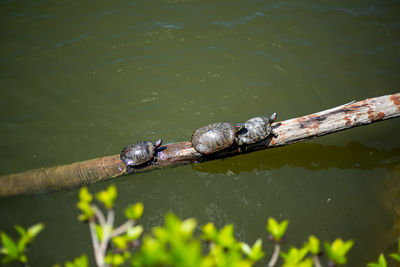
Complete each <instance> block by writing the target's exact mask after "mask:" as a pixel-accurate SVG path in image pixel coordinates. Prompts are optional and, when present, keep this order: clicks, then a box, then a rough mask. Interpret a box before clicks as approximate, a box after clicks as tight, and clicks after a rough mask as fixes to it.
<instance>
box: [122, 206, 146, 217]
mask: <svg viewBox="0 0 400 267" xmlns="http://www.w3.org/2000/svg"><path fill="white" fill-rule="evenodd" d="M142 214H143V204H142V203H140V202H139V203H136V204H134V205H129V206H128V207H127V208H126V209H125V216H126V218H128V219H131V220H137V219H139V218H140V217H142Z"/></svg>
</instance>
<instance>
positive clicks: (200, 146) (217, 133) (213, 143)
mask: <svg viewBox="0 0 400 267" xmlns="http://www.w3.org/2000/svg"><path fill="white" fill-rule="evenodd" d="M234 141H235V129H234V127H233V125H232V124H230V123H225V122H217V123H213V124H210V125H207V126H204V127H201V128H199V129H197V130H196V131H194V133H193V134H192V139H191V142H192V145H193V147H194V149H195V150H196V151H197V152H200V153H202V154H211V153H215V152H218V151H221V150H224V149H226V148H228V147H230V146H231V145H232V144H233V143H234Z"/></svg>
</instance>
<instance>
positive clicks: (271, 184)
mask: <svg viewBox="0 0 400 267" xmlns="http://www.w3.org/2000/svg"><path fill="white" fill-rule="evenodd" d="M0 21H1V31H0V40H1V41H0V140H1V141H0V174H7V173H12V172H20V171H25V170H29V169H36V168H40V167H48V166H54V165H60V164H65V163H70V162H76V161H81V160H86V159H91V158H95V157H99V156H102V155H111V154H117V153H119V152H120V150H121V148H122V147H123V146H124V145H126V144H129V143H135V142H138V141H141V140H156V139H158V138H162V139H163V141H164V143H170V142H176V141H184V140H188V139H189V138H190V136H191V133H192V131H193V130H194V129H196V128H198V127H201V126H204V125H206V124H209V123H211V122H215V121H227V122H239V121H244V120H246V119H248V118H250V117H252V116H255V115H264V114H265V115H269V114H271V113H272V112H274V111H275V112H277V113H278V118H279V119H282V120H284V119H289V118H293V117H298V116H300V115H304V114H309V113H313V112H316V111H320V110H324V109H328V108H331V107H334V106H337V105H340V104H344V103H347V102H349V101H351V100H362V99H365V98H367V97H374V96H380V95H386V94H392V93H396V92H399V91H400V90H399V82H400V72H399V70H400V49H399V48H400V2H399V1H369V0H368V1H367V0H366V1H331V2H329V1H237V0H231V1H222V0H221V1H190V0H166V1H120V0H117V1H96V2H93V1H77V2H73V1H72V2H71V1H58V0H57V1H0ZM399 132H400V120H399V119H394V120H391V121H385V122H381V123H377V124H373V125H370V126H367V127H362V128H355V129H352V130H348V131H344V132H340V133H336V134H334V135H330V136H326V137H322V138H318V139H315V140H313V141H310V142H306V143H301V144H295V145H290V146H288V147H282V148H276V149H271V150H269V151H260V152H256V153H252V154H247V155H242V156H238V157H234V158H229V159H225V160H216V161H213V162H207V163H202V164H195V165H190V166H180V167H177V168H166V169H163V170H158V171H153V172H149V173H144V174H140V175H134V176H125V177H120V178H118V179H115V180H114V181H112V183H114V184H116V185H117V188H118V191H119V198H118V201H117V208H116V209H117V212H121V211H122V210H123V208H124V207H125V206H126V205H127V204H128V203H132V202H135V201H142V202H143V203H144V205H145V214H144V217H143V220H142V223H143V224H144V226H145V227H146V229H148V230H149V229H150V228H151V227H152V226H154V225H157V224H160V223H161V222H162V220H163V214H164V213H165V212H167V211H174V212H175V213H177V214H178V215H179V216H181V217H182V218H187V217H196V218H197V219H198V221H199V222H200V223H201V224H204V223H206V222H208V221H213V222H214V223H215V224H216V225H218V226H223V225H225V224H228V223H234V224H235V230H236V234H237V238H238V239H240V240H243V241H246V242H248V243H253V242H254V241H255V239H256V238H257V237H264V241H265V242H266V239H265V237H266V231H265V225H266V221H267V218H268V217H269V216H273V217H276V218H277V219H279V220H282V219H288V220H289V221H290V226H289V230H288V237H289V241H290V244H291V245H296V246H300V245H301V244H302V243H303V242H304V241H305V240H306V238H307V237H308V235H309V234H314V235H317V236H318V237H320V238H321V239H324V240H329V241H332V240H333V239H334V238H336V237H342V238H344V239H353V240H354V241H355V246H354V248H353V249H352V250H351V253H350V255H349V257H350V262H349V264H348V266H365V263H366V262H367V261H372V260H375V259H376V258H377V257H378V255H379V253H380V252H381V251H387V250H388V249H391V245H392V241H393V240H395V239H396V238H397V237H396V236H395V234H394V232H393V229H395V228H396V226H395V221H394V219H395V212H394V208H395V206H396V203H398V196H399V192H400V190H399V189H398V188H399V178H400V165H399V164H400V163H399V162H400V137H399ZM110 183H111V182H106V183H100V184H95V185H92V186H90V187H89V189H90V190H91V191H92V192H94V191H96V190H100V189H103V188H105V187H106V186H108V185H109V184H110ZM77 192H78V189H73V190H67V191H61V192H55V193H50V194H47V195H39V196H33V197H19V198H10V199H2V200H0V229H3V230H5V231H7V232H12V231H13V230H12V226H13V225H14V224H17V223H18V224H23V225H24V226H27V225H31V224H33V223H36V222H44V223H45V224H46V229H45V231H44V232H43V233H42V234H40V236H39V238H38V239H37V241H36V242H35V244H34V246H33V247H32V249H31V253H30V256H31V260H32V265H33V266H50V265H51V264H54V263H56V262H63V261H66V260H69V259H73V258H74V257H76V256H79V255H80V254H81V253H82V252H86V253H88V254H91V247H90V243H89V242H90V239H89V234H88V229H87V226H86V225H83V224H80V223H79V222H78V221H77V219H76V217H77V214H78V211H77V209H76V208H75V203H76V201H77V197H78V196H77ZM119 221H122V218H119ZM264 247H265V250H267V255H269V254H270V253H271V252H272V247H271V246H270V245H265V246H264ZM285 249H288V247H285ZM92 263H93V260H92Z"/></svg>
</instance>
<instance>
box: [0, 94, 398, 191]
mask: <svg viewBox="0 0 400 267" xmlns="http://www.w3.org/2000/svg"><path fill="white" fill-rule="evenodd" d="M399 116H400V93H397V94H393V95H386V96H381V97H375V98H369V99H366V100H362V101H359V102H351V103H348V104H345V105H342V106H338V107H335V108H332V109H328V110H324V111H321V112H317V113H314V114H311V115H306V116H302V117H298V118H294V119H289V120H285V121H280V122H275V123H273V124H272V127H273V129H274V131H275V132H276V133H277V134H278V136H277V137H276V138H274V137H272V136H270V137H268V138H266V139H265V140H262V141H261V142H258V143H256V144H252V145H249V146H247V147H245V148H240V147H238V146H232V147H231V148H229V149H227V150H224V151H222V152H220V153H218V154H214V155H209V156H206V155H203V154H200V153H198V152H196V151H195V150H194V148H193V147H192V145H191V143H190V142H178V143H171V144H166V145H164V146H162V147H161V148H160V150H159V151H158V153H157V161H156V162H155V163H152V164H148V165H145V166H141V167H138V168H135V169H134V173H140V172H143V171H148V170H151V169H154V168H160V167H163V166H169V165H176V164H185V163H193V162H201V161H206V160H213V159H218V158H223V157H230V156H234V155H238V154H242V153H249V152H253V151H257V150H261V149H266V148H271V147H278V146H284V145H288V144H292V143H296V142H301V141H305V140H309V139H312V138H316V137H319V136H322V135H326V134H330V133H334V132H337V131H342V130H345V129H349V128H353V127H357V126H361V125H368V124H371V123H373V122H378V121H382V120H386V119H390V118H394V117H399ZM200 126H202V125H199V127H200ZM125 169H126V166H125V165H124V163H123V162H122V161H121V160H120V159H119V155H112V156H106V157H101V158H96V159H92V160H87V161H82V162H77V163H72V164H67V165H62V166H57V167H51V168H42V169H37V170H31V171H27V172H23V173H16V174H9V175H3V176H0V197H10V196H17V195H27V194H36V193H42V192H49V191H53V190H60V189H64V188H71V187H76V186H81V185H85V184H89V183H94V182H98V181H101V180H107V179H111V178H115V177H118V176H121V175H124V174H126V173H125Z"/></svg>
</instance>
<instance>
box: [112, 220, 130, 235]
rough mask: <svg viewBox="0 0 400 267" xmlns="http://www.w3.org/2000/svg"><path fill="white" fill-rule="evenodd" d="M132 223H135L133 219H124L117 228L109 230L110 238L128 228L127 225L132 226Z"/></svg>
mask: <svg viewBox="0 0 400 267" xmlns="http://www.w3.org/2000/svg"><path fill="white" fill-rule="evenodd" d="M134 225H135V221H133V220H128V221H126V222H125V223H124V224H122V225H120V226H119V227H118V228H115V229H114V230H113V231H112V232H111V238H113V237H116V236H118V235H121V234H123V233H125V232H126V231H127V230H128V228H129V227H132V226H134Z"/></svg>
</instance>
